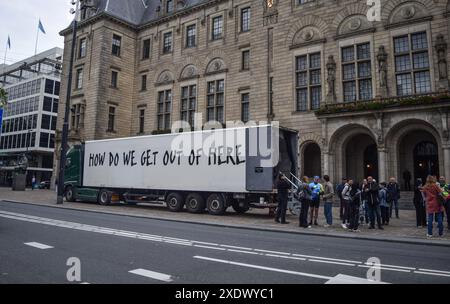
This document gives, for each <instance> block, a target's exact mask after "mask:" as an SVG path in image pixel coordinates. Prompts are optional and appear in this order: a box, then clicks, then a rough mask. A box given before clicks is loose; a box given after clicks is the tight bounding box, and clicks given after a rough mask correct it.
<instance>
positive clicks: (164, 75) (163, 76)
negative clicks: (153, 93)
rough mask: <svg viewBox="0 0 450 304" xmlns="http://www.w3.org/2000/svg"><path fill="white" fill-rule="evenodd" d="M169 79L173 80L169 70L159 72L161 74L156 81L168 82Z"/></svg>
mask: <svg viewBox="0 0 450 304" xmlns="http://www.w3.org/2000/svg"><path fill="white" fill-rule="evenodd" d="M171 81H173V76H172V73H170V72H169V71H164V72H162V73H161V75H159V77H158V81H157V83H159V84H160V83H168V82H171Z"/></svg>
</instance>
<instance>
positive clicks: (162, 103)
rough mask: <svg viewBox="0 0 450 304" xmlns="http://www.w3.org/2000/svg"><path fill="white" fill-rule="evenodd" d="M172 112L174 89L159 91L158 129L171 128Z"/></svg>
mask: <svg viewBox="0 0 450 304" xmlns="http://www.w3.org/2000/svg"><path fill="white" fill-rule="evenodd" d="M171 113H172V90H165V91H161V92H158V106H157V124H158V126H157V127H158V130H160V131H161V130H170V114H171Z"/></svg>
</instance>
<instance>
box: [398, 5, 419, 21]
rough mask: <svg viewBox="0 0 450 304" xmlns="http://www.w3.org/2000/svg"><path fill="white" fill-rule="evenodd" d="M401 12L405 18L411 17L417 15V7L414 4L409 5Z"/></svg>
mask: <svg viewBox="0 0 450 304" xmlns="http://www.w3.org/2000/svg"><path fill="white" fill-rule="evenodd" d="M401 14H402V17H403V18H404V19H411V18H413V17H414V16H415V15H416V9H415V8H414V6H407V7H405V8H403V9H402V11H401Z"/></svg>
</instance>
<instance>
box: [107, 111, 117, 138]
mask: <svg viewBox="0 0 450 304" xmlns="http://www.w3.org/2000/svg"><path fill="white" fill-rule="evenodd" d="M115 120H116V108H115V107H109V113H108V130H107V131H108V132H113V131H114V128H115Z"/></svg>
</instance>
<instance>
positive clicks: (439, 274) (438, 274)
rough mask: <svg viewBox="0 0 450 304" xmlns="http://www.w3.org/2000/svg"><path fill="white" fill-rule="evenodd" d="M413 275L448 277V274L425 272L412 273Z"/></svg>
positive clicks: (449, 275)
mask: <svg viewBox="0 0 450 304" xmlns="http://www.w3.org/2000/svg"><path fill="white" fill-rule="evenodd" d="M414 273H418V274H427V275H432V276H439V277H450V274H443V273H435V272H425V271H417V270H416V271H414Z"/></svg>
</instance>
